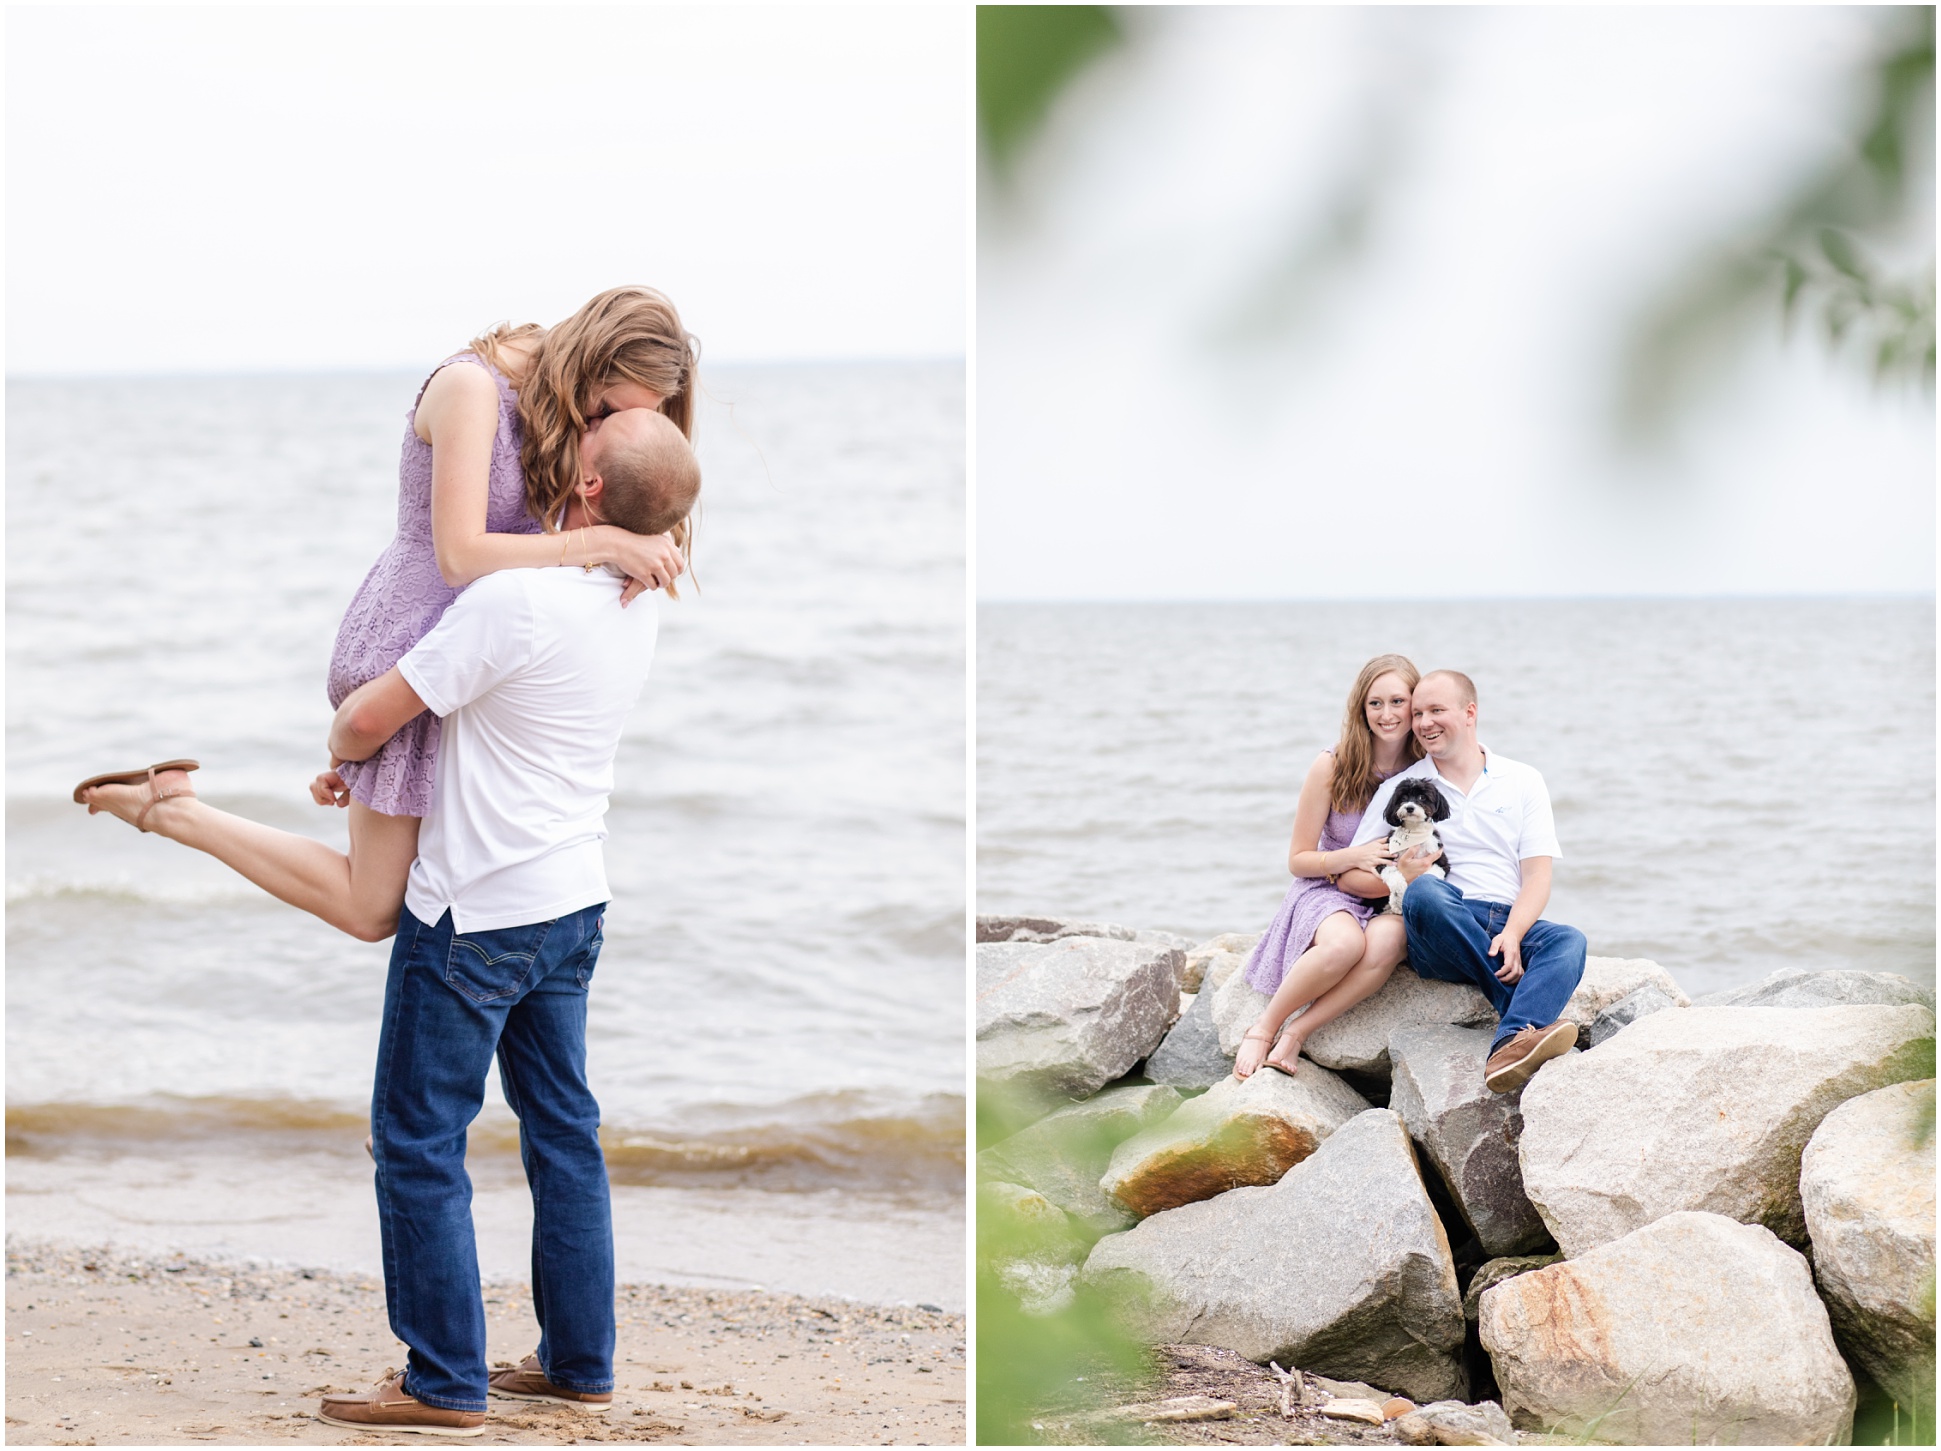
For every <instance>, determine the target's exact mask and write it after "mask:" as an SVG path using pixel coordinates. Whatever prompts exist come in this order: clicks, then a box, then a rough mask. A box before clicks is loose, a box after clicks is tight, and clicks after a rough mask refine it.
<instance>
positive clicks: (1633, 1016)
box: [1578, 983, 1678, 1048]
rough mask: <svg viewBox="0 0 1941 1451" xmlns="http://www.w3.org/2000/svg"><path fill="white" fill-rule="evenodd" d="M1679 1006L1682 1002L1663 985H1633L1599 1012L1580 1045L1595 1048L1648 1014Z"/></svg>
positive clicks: (1648, 1015) (1581, 1039)
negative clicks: (1639, 986)
mask: <svg viewBox="0 0 1941 1451" xmlns="http://www.w3.org/2000/svg"><path fill="white" fill-rule="evenodd" d="M1677 1006H1678V1003H1677V1002H1676V1001H1675V1000H1674V999H1673V998H1672V997H1671V996H1670V995H1669V994H1667V993H1666V992H1665V990H1664V989H1663V988H1660V987H1654V986H1653V985H1652V984H1650V983H1646V984H1645V985H1644V986H1643V987H1641V988H1633V989H1632V990H1631V991H1630V992H1628V993H1626V994H1625V995H1624V996H1623V997H1621V998H1619V999H1618V1000H1617V1001H1616V1002H1614V1003H1612V1004H1611V1005H1610V1006H1609V1007H1608V1008H1606V1009H1604V1011H1603V1012H1601V1013H1599V1014H1598V1015H1597V1017H1596V1018H1595V1019H1594V1020H1593V1021H1592V1023H1591V1025H1590V1029H1589V1031H1588V1032H1586V1033H1584V1034H1583V1035H1582V1037H1581V1038H1580V1040H1579V1042H1578V1046H1579V1047H1581V1048H1595V1047H1596V1046H1597V1045H1598V1044H1600V1043H1608V1042H1609V1041H1610V1040H1611V1039H1613V1038H1615V1037H1616V1036H1617V1035H1618V1034H1619V1033H1621V1032H1623V1031H1624V1030H1625V1029H1626V1028H1628V1027H1630V1026H1631V1025H1632V1024H1633V1023H1635V1022H1637V1021H1638V1019H1639V1018H1648V1017H1650V1016H1651V1015H1652V1014H1653V1013H1662V1012H1663V1011H1664V1010H1665V1009H1666V1008H1675V1007H1677Z"/></svg>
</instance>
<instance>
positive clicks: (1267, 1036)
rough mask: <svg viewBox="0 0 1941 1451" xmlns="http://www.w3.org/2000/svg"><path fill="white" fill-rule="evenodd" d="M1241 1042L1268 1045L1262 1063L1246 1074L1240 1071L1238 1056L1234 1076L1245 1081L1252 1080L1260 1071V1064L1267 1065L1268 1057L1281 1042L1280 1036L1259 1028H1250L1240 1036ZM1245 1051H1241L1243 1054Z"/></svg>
mask: <svg viewBox="0 0 1941 1451" xmlns="http://www.w3.org/2000/svg"><path fill="white" fill-rule="evenodd" d="M1240 1041H1241V1042H1242V1043H1265V1044H1266V1045H1267V1046H1266V1048H1264V1049H1263V1050H1262V1051H1261V1054H1260V1062H1259V1063H1256V1064H1254V1065H1253V1067H1251V1068H1249V1069H1248V1070H1247V1071H1246V1072H1245V1073H1242V1072H1241V1071H1240V1060H1239V1057H1238V1056H1236V1057H1235V1059H1234V1064H1233V1076H1234V1077H1235V1078H1238V1079H1241V1080H1243V1081H1244V1080H1246V1079H1249V1078H1252V1077H1253V1076H1254V1074H1256V1073H1258V1072H1259V1071H1260V1064H1261V1063H1265V1062H1266V1061H1267V1055H1268V1054H1269V1053H1271V1052H1273V1051H1274V1045H1275V1044H1276V1043H1278V1042H1279V1041H1280V1034H1279V1033H1263V1032H1261V1031H1260V1030H1259V1029H1258V1028H1249V1029H1247V1031H1246V1032H1245V1033H1243V1034H1241V1035H1240ZM1245 1051H1246V1050H1245V1049H1244V1048H1243V1049H1242V1050H1241V1052H1242V1053H1243V1054H1244V1053H1245Z"/></svg>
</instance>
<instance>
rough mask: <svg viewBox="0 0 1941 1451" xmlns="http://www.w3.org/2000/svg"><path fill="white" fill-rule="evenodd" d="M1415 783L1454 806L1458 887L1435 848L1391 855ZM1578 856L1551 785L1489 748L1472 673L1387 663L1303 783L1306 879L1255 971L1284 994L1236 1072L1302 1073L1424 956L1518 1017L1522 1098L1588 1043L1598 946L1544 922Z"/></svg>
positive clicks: (1516, 1074)
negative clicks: (1318, 1042)
mask: <svg viewBox="0 0 1941 1451" xmlns="http://www.w3.org/2000/svg"><path fill="white" fill-rule="evenodd" d="M1414 778H1420V779H1425V780H1428V781H1430V782H1432V783H1433V784H1434V785H1435V787H1436V788H1437V790H1439V791H1440V792H1441V794H1442V798H1443V800H1444V801H1445V802H1446V803H1447V805H1448V807H1449V817H1448V819H1447V820H1445V821H1440V822H1437V823H1436V829H1437V832H1438V834H1439V835H1440V837H1441V838H1442V842H1443V846H1444V848H1446V850H1447V860H1446V861H1445V862H1444V864H1443V865H1444V870H1445V871H1446V873H1447V877H1446V879H1444V878H1440V877H1436V876H1425V875H1423V874H1424V873H1425V872H1426V871H1427V870H1428V868H1429V867H1430V866H1431V865H1432V864H1433V863H1435V862H1436V861H1437V859H1438V858H1439V857H1441V856H1442V855H1443V852H1442V851H1441V850H1439V849H1438V848H1437V847H1436V846H1435V845H1434V844H1433V843H1429V844H1426V845H1423V846H1417V847H1414V848H1412V849H1410V850H1408V851H1406V852H1403V853H1402V854H1401V855H1400V856H1399V857H1398V856H1397V855H1396V853H1395V852H1394V851H1393V850H1391V848H1390V847H1389V843H1388V838H1389V833H1390V827H1389V823H1388V822H1387V821H1386V820H1385V819H1384V812H1385V811H1386V810H1387V808H1388V804H1389V798H1390V797H1391V796H1392V795H1393V794H1394V792H1395V788H1396V786H1397V785H1398V784H1399V783H1400V782H1402V781H1405V780H1409V779H1414ZM1561 855H1562V852H1561V851H1560V850H1559V849H1558V846H1557V832H1556V827H1555V826H1554V824H1553V823H1552V821H1551V816H1550V794H1549V792H1548V791H1546V790H1545V789H1544V784H1543V777H1542V776H1540V775H1538V774H1537V772H1535V771H1534V770H1532V769H1531V768H1530V767H1528V766H1525V765H1521V764H1519V763H1518V762H1515V761H1509V760H1505V759H1504V758H1503V757H1501V756H1499V755H1496V754H1495V753H1494V752H1492V751H1490V750H1488V749H1486V748H1485V747H1484V746H1483V745H1482V744H1481V743H1479V742H1478V741H1477V739H1476V687H1475V685H1474V683H1473V682H1472V681H1471V680H1470V679H1469V677H1468V676H1467V675H1463V674H1460V673H1459V672H1457V671H1454V670H1432V671H1430V672H1429V674H1427V675H1420V674H1418V672H1417V671H1416V668H1415V666H1413V665H1412V664H1410V663H1409V661H1408V660H1407V659H1405V658H1404V657H1402V656H1400V655H1378V656H1376V657H1375V658H1374V659H1373V660H1370V661H1369V662H1368V663H1367V664H1366V665H1364V666H1363V667H1362V669H1361V674H1360V675H1359V676H1357V677H1356V680H1355V688H1354V691H1353V693H1352V694H1351V695H1350V696H1349V697H1348V710H1347V714H1346V717H1345V718H1344V719H1343V721H1342V725H1341V738H1340V740H1339V741H1338V742H1337V743H1336V744H1335V746H1334V748H1333V749H1332V750H1327V751H1323V752H1322V753H1321V754H1320V755H1319V756H1317V757H1316V758H1315V761H1314V764H1313V765H1312V766H1311V767H1309V769H1308V773H1307V780H1306V781H1305V782H1304V783H1303V784H1302V787H1301V801H1300V806H1299V807H1298V808H1297V810H1296V813H1295V817H1294V842H1293V845H1292V847H1291V848H1290V849H1289V852H1288V858H1287V869H1288V870H1289V871H1290V872H1292V873H1293V874H1294V878H1295V881H1294V885H1293V887H1292V888H1290V889H1289V891H1288V893H1287V899H1286V900H1285V901H1284V902H1282V903H1281V909H1280V913H1279V915H1277V916H1276V917H1275V918H1274V924H1273V926H1271V927H1269V928H1268V929H1267V932H1266V935H1265V936H1263V937H1262V938H1261V939H1260V941H1259V943H1258V944H1257V945H1256V946H1255V948H1254V951H1253V955H1252V956H1251V957H1250V958H1249V959H1248V961H1247V967H1246V974H1247V981H1248V982H1249V983H1250V984H1251V985H1252V986H1253V987H1255V988H1257V989H1258V990H1259V991H1261V992H1264V993H1270V994H1272V996H1271V998H1270V999H1269V1001H1268V1003H1267V1006H1266V1007H1265V1008H1264V1009H1263V1010H1262V1011H1261V1014H1260V1017H1259V1018H1258V1019H1256V1020H1255V1022H1254V1025H1253V1027H1251V1028H1250V1029H1248V1031H1247V1035H1246V1038H1245V1039H1244V1040H1243V1041H1242V1043H1241V1045H1240V1052H1239V1054H1238V1056H1237V1057H1236V1059H1235V1061H1234V1070H1233V1071H1234V1073H1235V1074H1236V1075H1237V1076H1238V1077H1241V1078H1245V1077H1247V1076H1249V1075H1250V1074H1252V1073H1253V1072H1254V1071H1255V1070H1256V1069H1258V1068H1259V1067H1260V1066H1261V1065H1262V1064H1263V1063H1265V1064H1269V1065H1271V1066H1272V1067H1275V1068H1278V1069H1280V1070H1282V1071H1283V1072H1286V1073H1292V1072H1294V1071H1295V1060H1296V1059H1297V1058H1298V1057H1299V1055H1300V1052H1301V1045H1302V1044H1303V1043H1304V1042H1306V1041H1307V1039H1308V1038H1309V1036H1311V1035H1312V1034H1313V1032H1314V1030H1315V1029H1316V1028H1318V1027H1320V1026H1321V1025H1322V1024H1323V1023H1326V1022H1329V1021H1331V1020H1332V1019H1334V1018H1337V1017H1339V1016H1340V1015H1341V1014H1342V1013H1344V1012H1346V1011H1347V1010H1348V1009H1350V1008H1352V1007H1354V1006H1355V1004H1357V1003H1359V1002H1361V1001H1362V1000H1363V999H1364V998H1367V997H1369V996H1370V995H1371V994H1373V993H1374V992H1375V991H1376V989H1378V988H1379V987H1381V985H1382V984H1383V983H1385V982H1387V981H1388V975H1389V973H1391V972H1392V971H1394V969H1395V966H1396V964H1397V963H1399V962H1401V961H1402V959H1403V957H1404V956H1406V957H1407V958H1408V960H1409V965H1410V966H1411V967H1412V968H1414V970H1415V971H1416V973H1417V974H1418V975H1419V976H1422V977H1429V978H1439V979H1441V980H1442V981H1444V982H1461V983H1469V984H1472V985H1473V986H1475V987H1477V988H1480V989H1481V990H1482V991H1483V993H1484V994H1485V995H1486V996H1487V997H1488V998H1489V1000H1490V1004H1491V1006H1493V1007H1494V1008H1495V1009H1496V1014H1497V1017H1498V1018H1499V1019H1500V1025H1499V1027H1498V1029H1497V1034H1496V1038H1495V1041H1494V1042H1492V1043H1491V1045H1490V1056H1489V1063H1488V1065H1487V1066H1486V1067H1485V1069H1484V1070H1483V1072H1484V1081H1485V1082H1486V1083H1487V1084H1488V1086H1489V1087H1490V1088H1491V1089H1493V1090H1495V1091H1496V1092H1498V1093H1509V1092H1511V1091H1512V1090H1514V1089H1517V1088H1520V1087H1522V1086H1523V1084H1525V1083H1527V1082H1528V1081H1529V1079H1530V1076H1531V1075H1532V1074H1533V1073H1535V1072H1536V1071H1537V1069H1538V1068H1539V1067H1540V1066H1541V1065H1542V1064H1543V1063H1545V1062H1547V1061H1548V1060H1549V1059H1552V1058H1555V1057H1558V1056H1559V1055H1560V1054H1563V1053H1567V1052H1569V1051H1570V1049H1571V1047H1572V1046H1573V1045H1574V1044H1575V1043H1576V1041H1577V1028H1576V1025H1575V1024H1572V1023H1569V1022H1565V1021H1561V1020H1560V1019H1561V1015H1562V1013H1563V1008H1564V1003H1565V1002H1566V1001H1567V1000H1568V999H1569V997H1570V995H1571V993H1572V992H1574V991H1575V990H1576V987H1577V983H1578V981H1579V979H1581V978H1582V977H1583V975H1584V956H1585V943H1584V934H1583V933H1581V932H1579V931H1578V930H1577V929H1576V928H1574V927H1565V926H1562V925H1561V924H1559V923H1556V922H1545V921H1543V920H1542V913H1543V909H1544V904H1545V903H1546V902H1548V901H1549V900H1550V863H1551V860H1552V859H1553V858H1555V857H1558V856H1561ZM1391 862H1392V863H1393V864H1394V867H1395V869H1396V870H1397V871H1399V872H1400V873H1401V876H1402V878H1403V880H1404V881H1405V882H1406V883H1407V887H1406V890H1405V892H1404V894H1403V896H1402V911H1401V914H1400V916H1396V915H1394V914H1390V913H1381V912H1380V909H1381V908H1382V907H1383V906H1384V905H1385V902H1386V899H1387V897H1388V895H1389V891H1388V887H1387V886H1385V885H1384V884H1383V881H1382V879H1381V877H1379V876H1377V875H1376V873H1377V872H1378V871H1380V870H1381V869H1382V868H1383V867H1385V866H1387V865H1389V864H1390V863H1391ZM1375 898H1379V899H1382V900H1368V899H1375ZM1378 914H1379V915H1378ZM1304 1005H1305V1006H1306V1008H1307V1011H1306V1012H1298V1010H1299V1009H1300V1008H1301V1007H1303V1006H1304Z"/></svg>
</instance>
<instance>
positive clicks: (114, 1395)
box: [6, 1241, 966, 1446]
mask: <svg viewBox="0 0 1941 1451" xmlns="http://www.w3.org/2000/svg"><path fill="white" fill-rule="evenodd" d="M485 1308H486V1317H487V1320H486V1323H487V1331H488V1335H489V1340H488V1345H489V1355H490V1358H491V1359H492V1360H493V1361H494V1362H498V1361H505V1362H508V1363H510V1362H516V1361H518V1360H520V1359H522V1358H523V1357H524V1356H525V1355H527V1354H528V1353H529V1352H530V1351H531V1350H532V1348H533V1346H534V1344H535V1343H536V1341H537V1339H538V1331H537V1329H536V1327H535V1324H534V1321H533V1318H532V1305H531V1298H530V1295H529V1294H528V1293H527V1291H526V1289H525V1288H524V1286H522V1285H517V1284H510V1283H503V1284H495V1285H490V1286H488V1288H487V1290H486V1307H485ZM619 1315H620V1321H619V1328H620V1345H619V1354H618V1356H617V1358H616V1364H615V1379H616V1381H617V1382H618V1384H617V1385H616V1387H615V1392H614V1406H613V1409H612V1410H611V1411H609V1412H608V1413H606V1414H604V1415H595V1414H591V1413H588V1412H584V1411H578V1410H574V1409H570V1408H567V1407H559V1408H557V1409H555V1408H552V1407H544V1406H538V1405H535V1404H532V1403H530V1402H523V1401H499V1400H495V1401H493V1402H492V1413H491V1418H490V1419H489V1420H488V1421H487V1423H486V1428H485V1434H484V1435H483V1436H480V1437H476V1438H473V1439H472V1440H471V1441H469V1442H465V1443H459V1444H474V1445H476V1444H481V1443H483V1444H488V1445H560V1444H572V1443H576V1442H593V1441H662V1442H668V1443H670V1444H690V1445H962V1444H964V1442H965V1440H966V1435H965V1425H966V1422H965V1409H964V1386H965V1374H964V1345H965V1342H964V1319H963V1317H962V1316H961V1315H952V1314H947V1313H943V1312H941V1311H933V1310H928V1309H923V1308H908V1307H901V1306H899V1307H877V1306H870V1305H863V1304H858V1303H855V1302H853V1301H846V1300H835V1299H822V1298H804V1297H799V1296H792V1295H780V1294H770V1293H765V1292H759V1291H721V1290H706V1289H677V1288H668V1287H664V1286H659V1285H626V1286H623V1287H621V1290H620V1292H619ZM403 1355H404V1348H403V1347H402V1346H401V1345H399V1344H398V1343H397V1342H396V1341H395V1340H394V1339H392V1337H391V1333H390V1328H389V1326H388V1324H387V1323H386V1319H385V1313H384V1288H383V1285H382V1283H381V1282H380V1281H377V1280H374V1279H370V1278H364V1277H359V1276H355V1275H341V1274H333V1273H330V1272H326V1271H320V1270H319V1271H302V1270H289V1269H265V1268H259V1267H251V1266H243V1265H236V1264H224V1263H221V1262H213V1261H208V1260H194V1259H189V1258H186V1257H183V1256H140V1255H130V1254H127V1253H125V1252H120V1251H113V1250H102V1251H99V1252H88V1251H82V1250H76V1249H73V1248H69V1247H67V1246H64V1245H53V1244H49V1243H46V1242H29V1241H20V1242H10V1243H9V1244H8V1248H7V1362H6V1368H7V1407H6V1414H7V1421H6V1426H7V1434H6V1439H7V1441H8V1442H10V1443H12V1444H15V1445H53V1446H64V1445H65V1446H86V1445H102V1446H107V1445H185V1444H188V1443H191V1442H207V1443H212V1444H218V1445H261V1444H269V1443H278V1442H297V1443H321V1444H337V1445H388V1444H396V1443H397V1442H398V1441H399V1440H403V1441H404V1442H406V1443H408V1444H422V1445H425V1446H431V1445H440V1444H450V1442H449V1441H448V1438H445V1437H402V1438H397V1437H386V1436H375V1435H365V1434H361V1433H359V1432H355V1431H349V1430H345V1429H343V1428H340V1427H337V1426H330V1425H326V1424H324V1423H323V1422H321V1421H319V1420H317V1419H316V1418H315V1416H314V1411H315V1409H316V1405H317V1398H318V1396H319V1394H321V1393H322V1392H323V1391H325V1390H332V1391H336V1390H345V1391H355V1390H362V1389H365V1388H367V1387H368V1386H369V1385H370V1384H371V1383H372V1382H374V1381H375V1380H377V1379H378V1377H379V1376H380V1375H382V1374H383V1372H384V1371H385V1370H386V1368H387V1367H392V1366H398V1365H402V1364H403Z"/></svg>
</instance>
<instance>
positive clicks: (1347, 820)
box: [1245, 810, 1376, 994]
mask: <svg viewBox="0 0 1941 1451" xmlns="http://www.w3.org/2000/svg"><path fill="white" fill-rule="evenodd" d="M1359 825H1361V813H1360V812H1358V811H1357V812H1352V813H1350V812H1346V811H1333V810H1330V811H1329V812H1328V820H1327V824H1326V825H1325V826H1323V827H1322V828H1321V841H1320V844H1319V848H1318V849H1319V850H1321V851H1340V850H1341V849H1342V848H1343V847H1346V846H1347V845H1348V844H1349V843H1350V842H1352V841H1353V840H1354V836H1355V828H1356V827H1358V826H1359ZM1375 911H1376V908H1375V906H1374V905H1371V904H1370V903H1367V902H1364V901H1363V900H1362V899H1361V898H1360V897H1353V896H1350V895H1349V894H1348V893H1346V892H1344V891H1342V890H1341V889H1340V888H1339V887H1335V886H1331V885H1330V884H1329V882H1328V879H1327V878H1326V877H1296V878H1295V879H1294V885H1293V886H1291V887H1289V888H1288V889H1287V896H1286V897H1284V898H1283V899H1282V900H1281V909H1280V911H1279V912H1277V913H1276V914H1275V915H1274V921H1273V925H1272V926H1270V927H1269V928H1268V929H1267V931H1266V933H1265V934H1263V935H1262V937H1261V939H1260V941H1259V942H1257V943H1255V944H1254V950H1253V953H1252V954H1251V955H1250V956H1249V957H1248V958H1247V966H1246V968H1245V972H1246V975H1247V984H1248V986H1250V987H1252V988H1254V989H1255V990H1256V991H1258V992H1263V993H1268V994H1272V993H1273V992H1274V990H1275V989H1276V988H1278V987H1279V986H1280V985H1281V981H1282V979H1284V978H1285V977H1286V976H1287V970H1288V969H1289V968H1291V967H1292V966H1293V965H1294V964H1295V963H1296V962H1297V961H1299V960H1300V956H1301V954H1302V953H1303V952H1306V951H1307V950H1308V948H1310V947H1312V946H1313V945H1314V934H1315V933H1316V932H1318V931H1320V930H1321V924H1322V923H1323V922H1325V921H1327V920H1328V918H1329V917H1331V916H1333V915H1334V914H1335V913H1336V912H1346V913H1347V914H1348V915H1349V916H1351V917H1353V918H1354V919H1355V922H1356V925H1358V926H1363V927H1365V926H1367V925H1368V919H1369V918H1371V917H1373V916H1374V915H1375Z"/></svg>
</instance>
